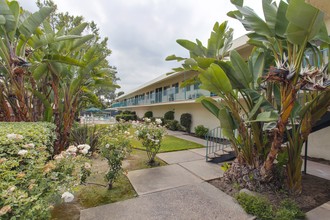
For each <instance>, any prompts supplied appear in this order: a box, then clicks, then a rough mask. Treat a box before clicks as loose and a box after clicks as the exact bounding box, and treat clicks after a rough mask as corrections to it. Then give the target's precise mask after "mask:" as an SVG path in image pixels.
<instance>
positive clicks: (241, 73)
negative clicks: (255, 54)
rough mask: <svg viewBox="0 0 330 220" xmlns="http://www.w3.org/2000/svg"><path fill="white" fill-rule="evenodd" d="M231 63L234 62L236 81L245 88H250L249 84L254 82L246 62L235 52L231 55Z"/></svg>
mask: <svg viewBox="0 0 330 220" xmlns="http://www.w3.org/2000/svg"><path fill="white" fill-rule="evenodd" d="M230 61H231V62H232V65H233V68H234V70H235V76H234V77H235V78H236V80H237V81H239V82H241V84H242V85H243V86H244V88H249V84H250V83H251V82H252V80H253V76H252V74H251V73H250V71H249V68H248V65H247V64H246V62H245V61H244V60H243V58H242V57H241V55H239V53H238V52H236V51H235V50H233V51H231V53H230Z"/></svg>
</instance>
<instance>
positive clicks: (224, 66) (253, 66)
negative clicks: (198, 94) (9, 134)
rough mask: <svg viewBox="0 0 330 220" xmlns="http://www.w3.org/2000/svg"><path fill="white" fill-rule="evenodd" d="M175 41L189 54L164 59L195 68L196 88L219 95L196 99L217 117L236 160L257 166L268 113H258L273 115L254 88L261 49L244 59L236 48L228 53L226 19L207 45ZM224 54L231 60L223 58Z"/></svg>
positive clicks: (262, 58)
mask: <svg viewBox="0 0 330 220" xmlns="http://www.w3.org/2000/svg"><path fill="white" fill-rule="evenodd" d="M226 30H227V31H226ZM177 42H178V43H179V44H180V45H182V46H183V47H184V48H186V49H188V50H189V52H190V58H182V57H176V56H175V55H171V56H169V57H168V58H167V60H177V61H183V64H182V67H180V68H175V69H174V71H186V72H188V73H191V72H194V73H196V72H197V73H198V77H197V80H198V81H199V82H200V83H201V87H200V88H202V89H205V90H208V91H210V92H212V93H214V94H216V95H217V96H218V97H220V99H219V100H218V101H216V100H215V99H213V98H206V97H202V98H200V99H199V101H200V102H201V103H202V104H203V106H204V107H206V109H208V110H209V111H210V112H211V113H212V114H213V115H215V117H217V118H218V119H219V121H220V123H221V128H222V131H223V134H224V135H225V136H226V137H227V138H228V139H229V140H230V141H231V143H232V146H233V148H234V150H235V152H236V155H237V158H238V161H239V162H240V163H241V164H247V165H249V166H250V167H255V168H256V167H259V166H260V164H261V161H264V158H263V156H264V155H265V152H267V148H268V147H269V143H267V141H265V140H266V138H265V137H264V136H265V135H267V134H266V133H264V132H262V129H263V126H264V125H265V124H266V123H267V122H268V121H269V117H267V118H265V117H264V115H263V114H262V113H263V112H264V111H269V112H270V113H272V114H275V116H276V112H275V111H272V110H274V109H273V107H272V105H271V104H270V103H269V102H268V101H267V100H266V99H265V98H263V96H261V95H260V94H259V92H258V90H259V88H258V85H257V79H258V78H259V77H260V76H262V75H263V72H264V65H265V62H266V61H265V56H264V53H263V51H257V50H256V51H254V53H253V54H252V56H251V57H250V59H249V61H248V63H246V62H245V61H244V59H243V58H242V57H241V56H240V55H239V54H238V53H237V52H236V51H232V52H231V53H230V54H229V52H228V50H229V48H230V47H231V44H232V30H231V29H228V28H227V22H224V23H222V24H221V25H219V24H218V23H216V24H215V25H214V28H213V32H212V33H211V36H210V38H209V40H208V45H207V47H204V46H203V45H202V43H201V42H200V41H199V40H196V44H195V43H193V42H190V41H188V40H178V41H177ZM228 55H229V56H230V60H231V62H229V61H227V62H225V61H223V59H224V58H225V57H226V56H228ZM272 116H273V115H272ZM273 117H274V116H273ZM235 130H237V131H238V132H237V133H238V135H235V133H236V132H235ZM260 155H262V156H260Z"/></svg>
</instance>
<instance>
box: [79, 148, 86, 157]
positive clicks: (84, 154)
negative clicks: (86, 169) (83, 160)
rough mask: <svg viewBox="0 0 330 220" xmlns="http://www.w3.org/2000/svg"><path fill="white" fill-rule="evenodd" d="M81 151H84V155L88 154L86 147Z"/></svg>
mask: <svg viewBox="0 0 330 220" xmlns="http://www.w3.org/2000/svg"><path fill="white" fill-rule="evenodd" d="M79 153H82V154H84V155H86V154H88V150H87V149H86V148H84V149H82V150H80V151H79Z"/></svg>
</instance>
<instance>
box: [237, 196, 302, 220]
mask: <svg viewBox="0 0 330 220" xmlns="http://www.w3.org/2000/svg"><path fill="white" fill-rule="evenodd" d="M236 199H237V201H238V203H239V204H240V205H241V206H242V207H243V209H244V210H245V211H246V212H247V213H248V214H252V215H255V216H257V219H265V220H267V219H274V220H275V219H281V220H282V219H283V220H295V219H304V218H305V214H304V213H303V212H302V211H301V210H300V208H299V207H298V206H297V204H295V202H294V201H292V200H289V199H285V200H283V201H282V202H281V204H280V205H279V207H273V206H272V205H271V203H270V202H269V201H268V200H267V199H266V198H263V197H259V196H253V195H249V194H247V193H239V194H238V195H237V196H236Z"/></svg>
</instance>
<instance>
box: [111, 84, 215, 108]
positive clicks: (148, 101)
mask: <svg viewBox="0 0 330 220" xmlns="http://www.w3.org/2000/svg"><path fill="white" fill-rule="evenodd" d="M200 96H212V95H211V93H210V92H208V91H205V90H202V89H193V90H190V91H186V88H183V89H177V90H175V89H173V88H169V89H167V90H164V91H159V92H151V93H149V95H145V94H144V95H136V96H135V97H132V98H127V99H125V100H123V101H120V102H117V103H114V104H112V107H113V108H120V107H129V106H140V105H153V104H159V103H170V102H179V101H185V100H194V99H197V98H198V97H200Z"/></svg>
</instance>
